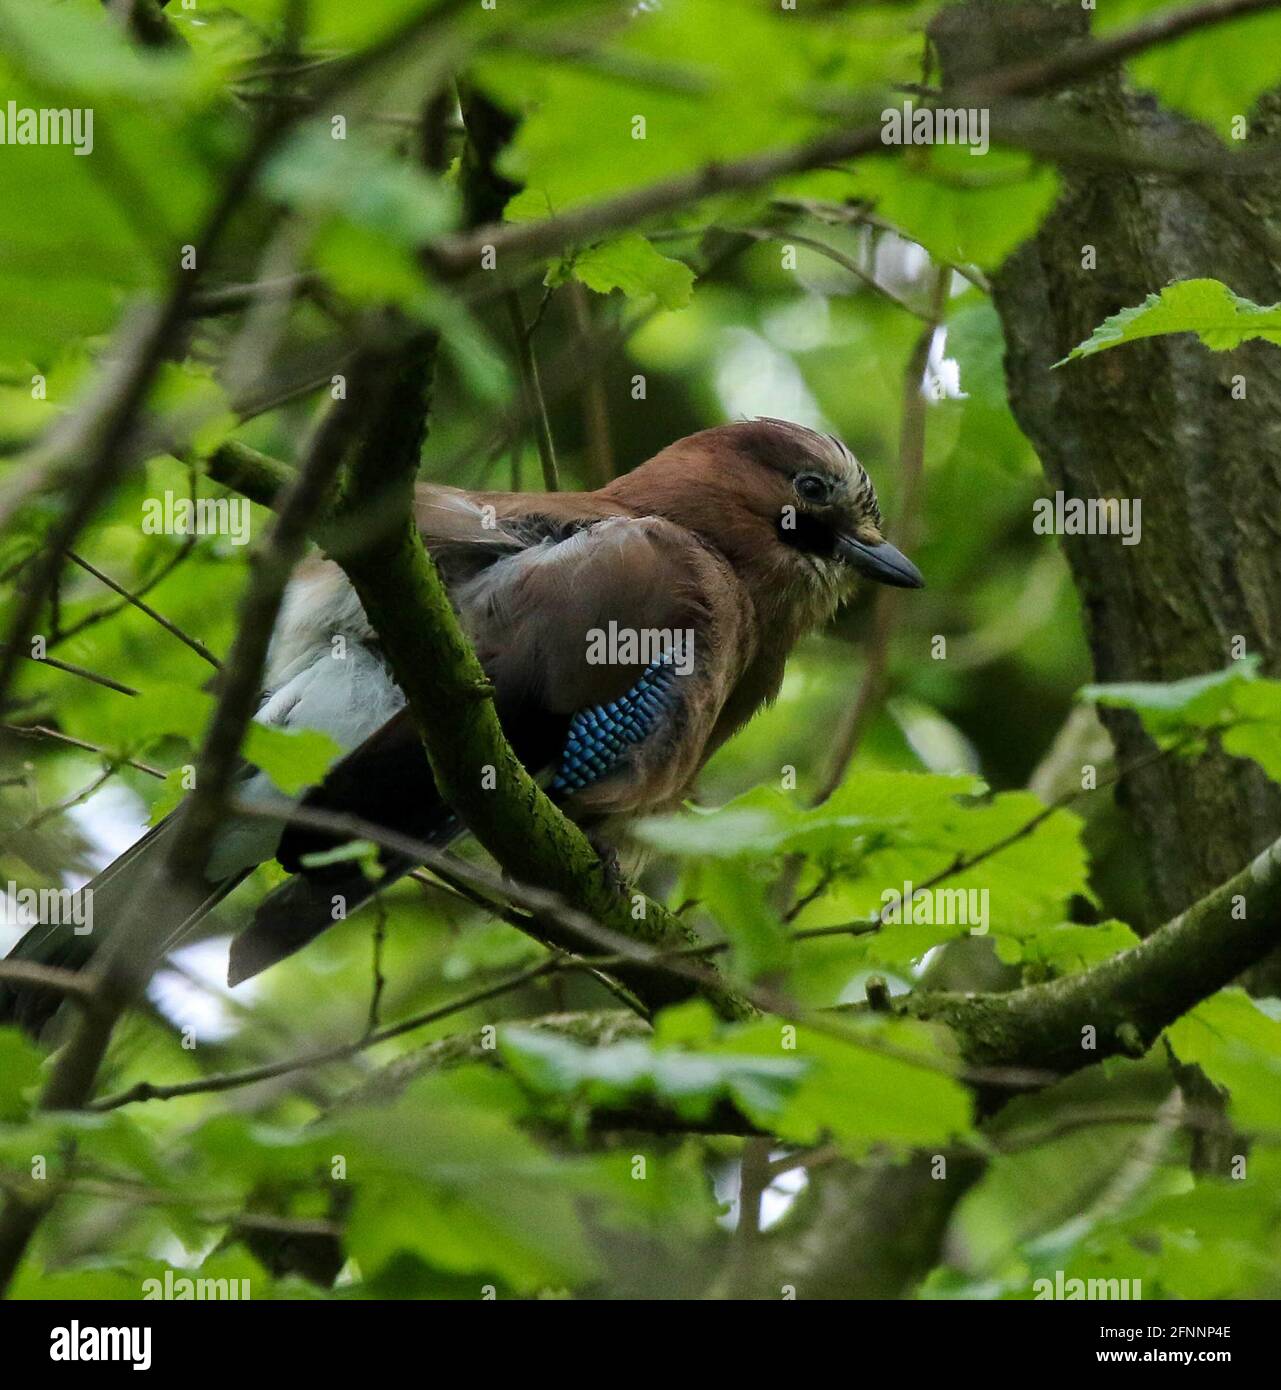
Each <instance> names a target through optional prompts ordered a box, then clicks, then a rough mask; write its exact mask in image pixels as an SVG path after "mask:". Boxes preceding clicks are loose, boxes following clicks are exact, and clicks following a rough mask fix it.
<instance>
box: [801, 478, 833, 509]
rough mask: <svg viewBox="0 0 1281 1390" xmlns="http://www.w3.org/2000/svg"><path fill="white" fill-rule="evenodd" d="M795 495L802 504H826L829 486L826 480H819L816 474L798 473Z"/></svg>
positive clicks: (830, 491)
mask: <svg viewBox="0 0 1281 1390" xmlns="http://www.w3.org/2000/svg"><path fill="white" fill-rule="evenodd" d="M795 487H796V495H797V496H798V497H799V498H800V499H801V501H802V502H813V503H815V504H816V505H817V504H819V503H822V502H826V501H827V499H828V498H829V497H830V496H831V493H832V488H831V484H830V483H829V482H828V481H827V479H826V478H820V477H819V476H818V474H817V473H798V474H797V475H796V481H795Z"/></svg>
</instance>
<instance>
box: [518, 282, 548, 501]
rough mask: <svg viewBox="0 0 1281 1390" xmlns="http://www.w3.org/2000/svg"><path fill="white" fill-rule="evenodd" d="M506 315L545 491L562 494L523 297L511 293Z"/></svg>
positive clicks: (545, 404) (545, 403)
mask: <svg viewBox="0 0 1281 1390" xmlns="http://www.w3.org/2000/svg"><path fill="white" fill-rule="evenodd" d="M505 298H506V301H507V315H508V317H509V318H510V319H511V325H512V335H513V337H514V339H515V342H516V367H517V371H518V372H519V374H520V390H521V395H522V397H523V398H524V401H525V411H526V414H527V415H528V416H529V418H530V419H531V420H532V421H533V425H534V440H535V442H536V443H537V445H538V461H539V463H540V464H541V465H542V469H543V487H544V488H545V489H546V490H547V491H548V492H559V491H560V475H559V473H558V472H557V470H556V448H555V445H554V444H553V442H552V429H551V423H550V421H549V420H548V418H547V402H546V401H545V400H544V399H543V388H542V384H541V383H540V381H539V379H538V360H537V359H536V358H535V356H534V345H533V343H532V342H531V341H530V334H531V331H532V330H531V328H529V327H527V326H526V324H525V316H524V314H523V313H522V312H521V307H520V296H519V295H518V294H517V293H516V291H515V290H511V291H510V292H509V293H508V294H507V295H506V296H505Z"/></svg>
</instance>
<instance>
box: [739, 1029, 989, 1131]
mask: <svg viewBox="0 0 1281 1390" xmlns="http://www.w3.org/2000/svg"><path fill="white" fill-rule="evenodd" d="M842 1032H843V1033H844V1034H845V1035H846V1036H844V1037H842V1036H833V1035H832V1034H831V1033H828V1032H827V1031H824V1032H821V1033H820V1032H818V1031H816V1030H814V1029H812V1028H807V1027H804V1026H799V1027H794V1026H793V1025H791V1024H787V1023H784V1022H783V1021H782V1020H781V1019H764V1020H762V1021H761V1022H759V1023H752V1024H747V1025H745V1026H743V1027H740V1028H734V1029H731V1030H729V1031H728V1032H727V1034H726V1036H725V1037H724V1038H723V1039H722V1040H721V1043H720V1044H719V1046H720V1047H721V1048H723V1049H725V1050H726V1051H730V1052H734V1053H736V1054H744V1053H748V1054H751V1055H753V1056H755V1057H757V1058H760V1059H762V1060H767V1059H768V1058H769V1057H771V1056H777V1057H780V1058H791V1059H793V1060H798V1061H800V1062H802V1063H804V1064H805V1071H804V1073H803V1074H802V1076H801V1078H800V1082H799V1084H798V1085H796V1086H795V1087H793V1088H792V1089H791V1090H790V1091H789V1092H788V1093H787V1095H786V1096H785V1097H784V1098H783V1102H782V1105H781V1107H780V1106H779V1105H778V1104H777V1098H776V1097H773V1096H770V1097H768V1099H769V1101H770V1102H771V1103H770V1104H765V1105H761V1104H760V1103H759V1102H756V1101H754V1100H753V1098H751V1097H750V1096H749V1097H744V1098H742V1100H741V1103H742V1104H743V1106H744V1108H745V1109H747V1110H748V1112H749V1114H751V1115H752V1116H753V1118H754V1119H755V1120H756V1121H757V1123H759V1124H761V1125H762V1126H764V1127H768V1128H770V1129H771V1130H773V1131H774V1132H775V1133H777V1134H778V1135H780V1136H781V1137H783V1138H785V1139H790V1140H791V1141H792V1142H794V1143H797V1144H813V1143H817V1142H818V1141H819V1140H821V1139H822V1138H824V1137H825V1136H831V1137H832V1138H835V1139H837V1140H838V1141H840V1142H841V1143H843V1144H844V1145H845V1146H846V1147H848V1148H849V1149H850V1150H851V1151H852V1152H855V1153H863V1152H866V1150H867V1149H868V1148H869V1147H870V1146H872V1145H874V1144H880V1145H888V1146H891V1147H893V1148H896V1149H904V1148H910V1147H913V1146H915V1145H919V1144H932V1143H945V1142H947V1141H948V1140H949V1139H952V1138H955V1137H956V1136H957V1135H960V1134H964V1133H967V1132H968V1131H969V1129H970V1127H971V1112H972V1102H971V1099H970V1096H969V1093H968V1092H967V1091H966V1089H965V1087H964V1086H963V1085H961V1083H960V1082H958V1081H957V1080H955V1079H954V1077H952V1076H951V1075H949V1074H947V1069H948V1068H950V1067H953V1066H955V1065H956V1060H955V1058H954V1057H952V1056H950V1055H949V1054H948V1052H946V1051H945V1050H944V1049H945V1048H946V1046H947V1043H946V1040H945V1035H944V1033H943V1031H942V1030H936V1029H934V1028H931V1027H929V1026H927V1025H925V1024H921V1023H916V1022H913V1021H911V1020H908V1019H896V1018H880V1017H878V1018H867V1019H859V1020H858V1021H857V1022H855V1021H850V1022H849V1023H848V1025H846V1026H845V1027H844V1028H843V1029H842ZM891 1054H902V1055H891ZM913 1054H916V1055H917V1056H919V1058H920V1062H919V1063H916V1062H913V1061H912V1060H911V1058H912V1056H913Z"/></svg>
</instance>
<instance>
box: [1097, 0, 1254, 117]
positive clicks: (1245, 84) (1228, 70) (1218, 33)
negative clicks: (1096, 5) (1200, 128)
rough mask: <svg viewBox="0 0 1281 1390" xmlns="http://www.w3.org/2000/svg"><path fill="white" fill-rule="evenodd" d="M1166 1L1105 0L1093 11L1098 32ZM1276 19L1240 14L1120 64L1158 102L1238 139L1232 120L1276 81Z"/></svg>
mask: <svg viewBox="0 0 1281 1390" xmlns="http://www.w3.org/2000/svg"><path fill="white" fill-rule="evenodd" d="M1170 8H1171V6H1170V4H1169V0H1109V3H1108V4H1107V5H1105V6H1101V7H1100V9H1099V11H1098V19H1097V30H1098V32H1099V33H1100V34H1105V33H1109V32H1112V31H1113V30H1115V29H1118V28H1125V27H1128V26H1130V25H1132V24H1135V23H1137V22H1138V21H1140V20H1142V19H1146V18H1149V17H1151V16H1152V15H1154V14H1161V13H1166V12H1168V11H1169V10H1170ZM1278 48H1281V18H1278V16H1277V15H1275V14H1255V15H1242V16H1240V17H1237V18H1234V19H1231V20H1229V21H1228V22H1227V23H1223V24H1216V25H1214V27H1213V28H1211V29H1205V30H1201V31H1194V32H1192V33H1190V34H1184V35H1182V36H1180V37H1178V38H1176V39H1174V40H1173V41H1171V42H1168V43H1161V44H1156V45H1154V46H1153V47H1151V48H1149V49H1148V50H1147V51H1145V52H1142V53H1139V54H1136V55H1135V56H1134V57H1132V58H1130V59H1129V60H1128V61H1127V63H1126V68H1127V70H1128V71H1129V73H1130V75H1131V77H1132V78H1133V80H1134V82H1135V84H1136V85H1137V86H1139V87H1142V88H1144V89H1146V90H1148V91H1150V92H1153V93H1154V94H1155V95H1156V97H1157V98H1158V100H1159V101H1160V102H1161V104H1162V106H1166V107H1172V108H1174V109H1175V110H1177V111H1183V112H1185V113H1186V114H1188V115H1189V116H1193V117H1195V118H1196V119H1197V120H1201V121H1205V122H1207V123H1208V124H1209V125H1210V126H1211V127H1212V128H1213V129H1214V130H1215V131H1217V132H1218V133H1219V134H1220V135H1223V136H1230V137H1232V138H1234V139H1235V138H1240V135H1239V132H1238V131H1237V130H1235V129H1234V128H1233V123H1234V122H1235V121H1236V120H1238V119H1241V120H1244V118H1245V117H1246V115H1247V114H1248V113H1249V111H1250V108H1251V106H1252V105H1253V104H1254V102H1255V100H1256V99H1257V98H1258V97H1259V96H1260V95H1261V94H1262V93H1263V92H1265V91H1267V90H1268V89H1269V88H1272V87H1275V86H1276V82H1277V65H1276V54H1277V50H1278Z"/></svg>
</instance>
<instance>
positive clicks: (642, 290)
mask: <svg viewBox="0 0 1281 1390" xmlns="http://www.w3.org/2000/svg"><path fill="white" fill-rule="evenodd" d="M570 273H571V274H572V275H573V277H574V278H575V279H576V280H581V281H582V283H583V284H584V285H586V286H587V288H588V289H589V290H595V291H596V292H597V294H608V293H609V292H610V291H611V290H622V292H623V293H624V294H625V295H626V296H627V298H628V299H656V300H657V301H658V303H659V304H660V305H662V307H663V308H664V309H683V308H684V307H685V306H686V305H687V304H688V303H689V302H690V299H691V298H692V297H693V294H694V272H693V271H692V270H691V269H690V268H689V266H687V265H686V264H685V263H684V262H683V261H676V260H673V259H672V258H671V257H670V256H664V255H662V254H661V253H660V252H659V251H657V250H655V248H654V246H653V244H652V243H651V242H649V241H647V240H646V239H645V238H644V237H643V236H641V235H640V233H639V232H629V233H628V235H626V236H621V237H617V238H615V240H613V241H605V242H602V243H601V244H600V245H599V246H593V247H592V248H591V250H589V251H584V252H583V253H582V254H581V255H580V256H577V257H576V258H575V260H574V262H573V264H572V266H571V267H570ZM556 278H560V277H556ZM553 283H555V280H553Z"/></svg>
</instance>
